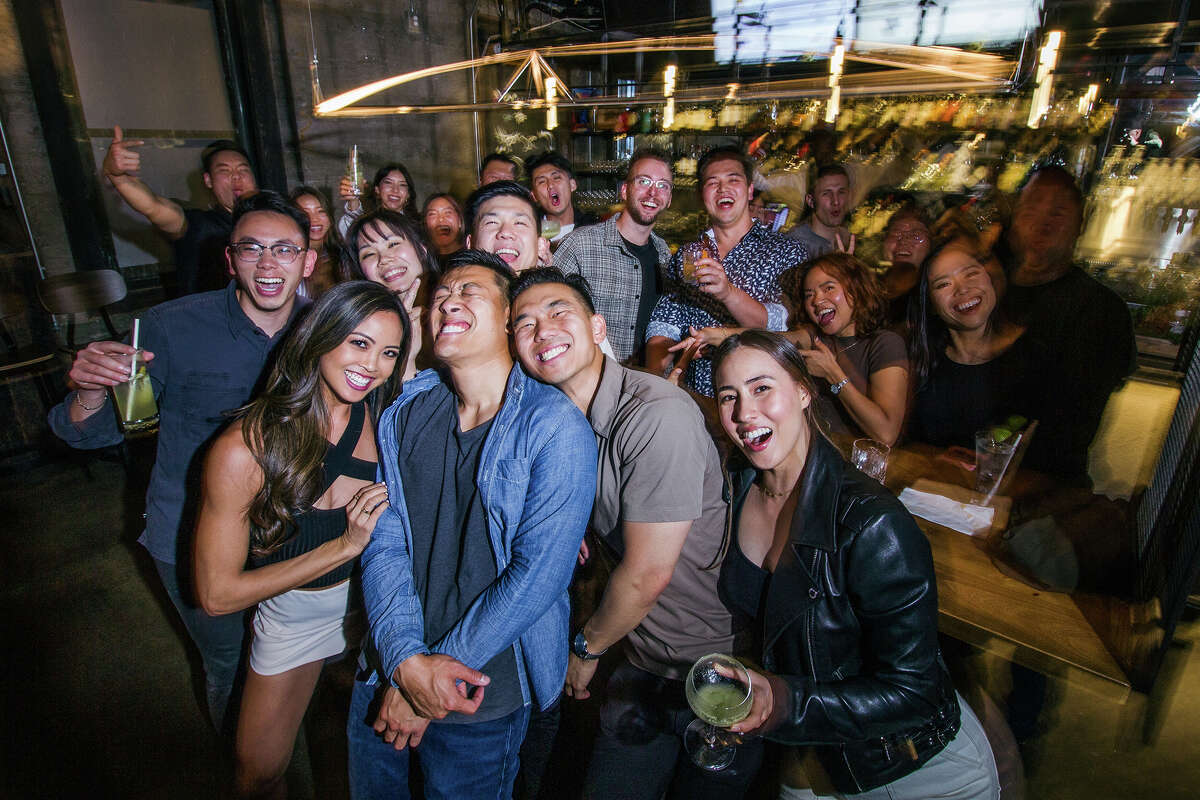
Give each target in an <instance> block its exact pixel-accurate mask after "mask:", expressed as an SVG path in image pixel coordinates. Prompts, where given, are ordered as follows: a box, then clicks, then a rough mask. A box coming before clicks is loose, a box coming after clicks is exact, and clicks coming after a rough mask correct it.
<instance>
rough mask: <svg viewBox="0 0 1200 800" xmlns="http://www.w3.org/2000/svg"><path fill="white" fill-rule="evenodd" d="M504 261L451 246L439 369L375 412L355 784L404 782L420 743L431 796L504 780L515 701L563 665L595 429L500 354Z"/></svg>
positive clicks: (519, 716)
mask: <svg viewBox="0 0 1200 800" xmlns="http://www.w3.org/2000/svg"><path fill="white" fill-rule="evenodd" d="M510 275H511V273H510V272H509V270H508V269H507V267H506V266H505V264H504V262H503V261H501V260H500V259H499V258H498V257H496V256H493V255H491V254H488V253H483V252H480V251H477V250H468V251H463V252H461V253H458V254H456V255H455V256H454V257H453V258H451V259H450V262H449V264H448V268H447V271H446V272H445V273H444V275H443V276H442V278H441V280H440V282H439V284H438V285H437V286H436V287H435V289H434V292H433V296H432V300H431V302H430V312H429V333H430V335H431V338H432V339H433V348H434V354H435V356H436V357H437V358H438V360H439V361H440V362H441V363H442V365H443V366H444V368H445V369H444V370H443V372H442V374H440V375H439V374H438V373H436V372H434V371H433V370H428V371H426V372H424V373H422V374H420V375H418V376H417V377H416V378H414V379H413V380H412V381H410V382H409V383H408V384H407V385H406V386H405V387H404V392H403V394H402V395H401V397H400V398H399V399H398V400H397V401H396V402H395V403H394V404H393V405H392V407H391V408H389V409H388V410H387V411H386V412H385V413H384V415H383V418H382V419H381V421H380V425H379V431H378V438H379V464H380V469H381V471H382V473H383V479H384V481H385V482H386V483H387V487H388V502H389V503H390V508H389V510H388V511H387V512H386V513H385V514H384V515H383V517H381V518H380V521H379V523H378V525H377V526H376V528H375V532H374V534H373V536H372V539H371V543H370V544H369V545H368V546H367V549H366V550H365V551H364V552H363V557H362V584H363V596H364V599H365V602H366V609H367V616H368V619H369V623H370V634H369V637H368V641H367V643H366V647H365V650H366V658H367V663H368V664H369V665H370V666H371V669H370V670H365V671H364V672H363V673H361V674H360V676H359V680H358V681H356V683H355V687H354V692H353V697H352V701H351V709H350V719H349V722H348V729H347V730H348V736H349V741H350V788H351V794H352V795H353V796H354V797H355V798H368V797H388V798H395V797H407V796H408V793H407V787H408V752H407V749H406V748H407V747H410V746H411V747H416V746H418V745H419V746H420V748H421V759H420V764H421V769H422V772H423V773H424V778H425V786H426V791H427V793H428V794H429V795H430V796H438V797H455V798H474V797H480V798H482V797H493V798H494V797H497V796H508V794H509V793H510V792H511V787H512V782H513V779H514V778H515V776H516V770H517V765H518V758H517V754H518V751H519V749H520V745H521V741H522V740H523V738H524V736H525V730H526V726H527V724H528V720H529V714H530V710H531V708H530V706H531V704H532V703H534V702H536V703H537V704H538V706H539V707H540V708H542V709H545V708H548V707H549V706H551V705H552V704H553V703H554V702H555V701H556V700H557V698H558V695H559V692H560V691H561V689H562V685H563V680H564V678H565V676H566V669H567V658H566V656H567V651H566V648H565V647H564V646H563V645H564V643H565V642H566V640H567V623H568V616H569V604H568V600H567V591H566V590H567V584H568V583H569V581H570V578H571V573H572V569H573V567H574V562H575V555H576V553H577V552H578V550H579V543H580V541H581V539H582V538H583V532H584V529H585V527H586V526H587V521H588V517H589V515H590V514H591V507H592V497H593V494H594V492H595V486H596V445H595V437H594V436H593V434H592V431H591V428H590V426H589V425H588V423H587V420H586V419H585V418H584V416H583V415H582V414H581V413H580V412H579V410H578V409H577V408H575V406H574V404H572V403H571V402H570V400H568V399H567V398H566V396H565V395H563V394H562V393H561V392H559V391H558V390H556V389H554V388H553V387H551V386H546V385H544V384H541V383H538V382H537V381H534V380H531V379H530V378H529V377H528V376H526V374H525V373H524V372H523V371H522V369H521V367H520V366H517V365H514V363H513V360H512V356H511V355H510V352H509V346H508V336H507V324H506V323H507V317H508V283H509V279H510ZM381 676H382V677H383V678H384V681H383V682H382V683H380V682H379V678H380V677H381ZM377 733H378V734H382V738H381V737H380V736H379V735H377Z"/></svg>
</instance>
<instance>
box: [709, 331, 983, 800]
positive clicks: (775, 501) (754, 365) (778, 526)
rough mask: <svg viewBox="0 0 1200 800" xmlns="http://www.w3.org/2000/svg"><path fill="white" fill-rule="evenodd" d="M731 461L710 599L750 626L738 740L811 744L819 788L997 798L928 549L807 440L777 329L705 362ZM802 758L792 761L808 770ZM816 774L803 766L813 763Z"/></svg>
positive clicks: (810, 419) (804, 382) (734, 339)
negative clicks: (951, 661)
mask: <svg viewBox="0 0 1200 800" xmlns="http://www.w3.org/2000/svg"><path fill="white" fill-rule="evenodd" d="M712 361H713V376H714V377H713V386H714V388H715V390H716V402H717V410H718V413H719V416H720V420H721V426H722V428H724V430H725V433H726V434H727V435H728V436H729V438H730V439H731V440H732V441H733V444H734V445H735V447H736V448H737V450H738V451H740V452H737V453H735V454H734V457H733V458H732V459H731V460H730V463H729V478H730V483H729V485H730V487H731V498H732V509H731V522H732V525H731V534H730V541H729V549H728V551H727V553H726V556H725V559H724V562H723V563H722V566H721V577H720V581H719V584H718V585H719V588H720V591H721V595H722V599H723V600H724V601H725V603H726V605H728V606H729V607H730V609H732V610H733V611H734V613H735V614H737V615H741V616H742V617H743V618H744V621H745V624H746V627H747V628H748V629H755V630H758V631H759V637H758V638H759V640H758V641H757V643H756V646H755V650H754V652H753V653H752V656H753V658H754V660H755V662H756V663H758V664H762V665H763V667H764V668H765V669H758V668H756V669H753V670H750V680H751V685H752V687H753V706H752V708H751V710H750V714H749V716H748V717H746V719H745V720H743V721H742V722H739V723H737V724H736V725H734V726H732V728H731V729H732V730H733V731H735V732H738V733H756V734H761V735H763V736H766V737H767V738H769V739H772V740H774V741H777V742H780V743H782V744H784V745H796V746H800V745H812V746H813V747H812V750H813V753H814V755H815V756H816V761H817V762H818V763H819V765H820V768H821V769H822V771H823V772H824V773H826V774H825V776H824V777H825V778H826V779H827V780H825V781H818V780H816V779H815V777H814V775H812V774H808V775H807V777H808V778H809V780H810V782H811V783H812V785H814V786H817V785H821V784H822V783H825V784H828V783H832V785H833V787H834V789H835V791H834V792H833V793H832V795H826V794H823V793H822V794H820V795H818V794H817V793H816V792H815V791H814V790H813V789H811V788H799V787H795V786H788V787H785V788H784V790H783V791H782V792H781V794H780V797H781V798H788V799H789V800H791V799H792V798H796V799H797V800H799V799H801V798H816V797H818V796H820V797H826V796H833V797H838V798H841V797H844V796H853V797H863V798H894V799H897V800H903V799H905V798H911V799H912V800H916V799H917V798H921V800H924V799H925V798H930V797H942V798H958V799H959V800H967V799H968V798H970V799H971V800H984V799H985V798H986V800H997V798H999V796H1000V787H999V780H998V777H997V774H996V765H995V761H994V759H993V757H992V752H991V747H990V746H989V745H988V741H987V738H986V737H985V736H984V734H983V728H982V727H981V725H980V724H979V721H978V719H977V718H976V717H975V715H974V714H973V713H972V712H971V710H970V709H969V708H968V707H967V705H966V703H964V702H963V701H962V700H961V698H959V697H958V694H957V692H955V690H954V685H953V684H952V682H951V680H950V674H949V672H948V670H947V669H946V665H945V663H944V662H943V660H942V657H941V653H940V652H939V650H938V638H937V636H938V632H937V622H938V610H937V585H936V582H935V579H934V572H933V558H932V556H931V553H930V550H929V543H928V541H927V540H926V539H925V536H924V534H922V533H921V531H920V529H918V528H917V526H916V523H915V522H914V521H913V518H912V517H911V516H910V515H909V513H908V511H906V510H905V508H904V506H902V505H901V504H900V502H899V501H898V500H897V499H896V498H895V497H893V496H892V495H891V494H890V493H889V492H888V491H887V489H885V488H884V487H882V486H880V485H879V483H878V482H876V481H874V480H871V479H869V478H867V477H866V476H864V475H863V474H862V473H861V472H859V471H858V470H856V469H855V468H854V467H852V466H850V465H849V464H847V463H846V461H845V460H843V458H842V456H841V454H840V453H839V452H838V451H837V449H836V448H834V446H833V445H832V444H830V443H829V441H828V440H827V439H825V437H824V436H823V435H821V433H820V428H819V426H818V424H817V419H816V414H815V412H814V407H813V395H814V392H815V387H814V384H813V382H812V380H811V378H810V377H809V375H808V371H807V369H806V368H805V359H804V358H803V356H802V355H801V353H800V352H799V351H798V350H797V349H796V348H795V347H794V346H793V345H792V344H791V342H789V341H788V340H787V339H785V338H784V337H782V336H780V335H778V334H773V333H766V332H764V331H748V332H746V333H743V334H739V335H735V336H731V337H729V338H728V339H726V340H725V341H724V342H723V343H722V344H721V346H720V347H718V348H717V349H716V352H714V353H713V355H712ZM807 768H808V767H807V765H806V769H807ZM814 769H815V768H814Z"/></svg>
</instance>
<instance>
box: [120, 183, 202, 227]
mask: <svg viewBox="0 0 1200 800" xmlns="http://www.w3.org/2000/svg"><path fill="white" fill-rule="evenodd" d="M108 179H109V181H111V182H112V185H113V188H114V189H116V190H117V194H119V195H121V199H122V200H124V201H125V202H126V203H128V204H129V207H130V208H132V209H133V210H134V211H136V212H138V213H139V214H141V215H142V216H144V217H145V218H146V219H148V220H150V223H151V224H152V225H154V227H156V228H158V229H159V230H160V231H162V232H163V233H165V234H167V235H168V236H171V237H173V238H178V237H180V236H182V235H183V233H184V228H185V227H186V218H185V217H184V215H183V209H181V208H180V207H179V206H178V205H176V204H175V203H174V202H172V201H170V200H167V199H166V198H164V197H160V196H159V195H157V194H155V192H154V190H153V189H151V188H150V187H149V186H147V185H146V184H145V183H143V182H142V181H141V179H139V178H135V177H133V176H132V175H116V176H113V175H110V176H108Z"/></svg>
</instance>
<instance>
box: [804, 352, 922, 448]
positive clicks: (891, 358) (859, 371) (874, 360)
mask: <svg viewBox="0 0 1200 800" xmlns="http://www.w3.org/2000/svg"><path fill="white" fill-rule="evenodd" d="M819 338H820V339H821V341H822V342H824V344H825V346H826V347H828V348H829V349H830V350H832V351H833V353H834V354H835V356H836V357H837V362H838V366H840V367H841V368H842V372H845V373H846V377H847V378H849V379H850V382H851V383H853V384H854V388H856V389H858V390H859V391H860V392H862V393H863V394H867V390H868V389H869V388H870V385H871V375H872V374H874V373H875V372H878V371H879V370H881V369H885V368H887V367H903V368H904V369H905V370H907V369H908V351H907V349H906V348H905V345H904V339H903V338H902V337H901V336H900V335H899V334H898V333H896V332H895V331H890V330H886V329H885V330H878V331H875V332H874V333H872V334H871V335H870V336H865V337H854V336H824V335H821V336H820V337H819ZM817 384H818V386H819V389H820V394H819V395H818V396H817V413H818V414H820V415H821V420H822V421H823V422H824V423H825V425H826V426H827V430H828V431H829V432H830V433H832V434H851V435H854V436H861V435H863V432H862V429H861V428H859V427H858V423H857V422H855V421H854V417H852V416H850V412H848V411H847V410H846V406H845V405H844V404H843V403H842V401H841V400H840V399H839V398H838V397H837V396H836V395H834V394H833V392H831V391H830V384H829V381H826V380H818V381H817Z"/></svg>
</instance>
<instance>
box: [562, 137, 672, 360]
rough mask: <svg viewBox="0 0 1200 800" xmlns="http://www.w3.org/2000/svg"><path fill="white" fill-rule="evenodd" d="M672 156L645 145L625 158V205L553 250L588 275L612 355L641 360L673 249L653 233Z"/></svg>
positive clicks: (567, 266)
mask: <svg viewBox="0 0 1200 800" xmlns="http://www.w3.org/2000/svg"><path fill="white" fill-rule="evenodd" d="M673 188H674V187H673V184H672V182H671V162H670V160H669V159H668V158H667V156H666V155H665V154H663V153H662V152H661V151H658V150H654V149H651V148H643V149H640V150H638V151H637V152H635V153H634V154H633V157H632V158H630V159H629V169H628V172H627V173H626V175H625V181H624V183H622V184H621V201H622V202H624V203H625V210H624V211H622V212H621V213H620V214H616V215H614V216H611V217H609V218H608V219H607V220H606V221H605V222H604V223H602V224H600V225H590V226H588V227H585V228H579V229H577V230H575V232H574V233H572V234H571V235H570V236H568V237H567V238H566V239H564V240H563V242H562V244H561V245H560V246H559V248H558V251H557V252H555V254H554V266H556V267H558V268H559V269H561V270H562V271H563V272H565V273H567V274H571V273H578V274H580V275H582V276H583V277H585V278H587V279H588V283H589V284H591V286H592V297H593V299H594V300H595V303H596V310H597V311H598V312H599V313H600V314H601V315H602V316H603V317H604V321H605V322H606V323H607V324H608V342H609V344H610V345H612V349H613V357H614V358H616V359H617V361H620V362H621V363H623V364H624V363H629V362H630V361H632V360H636V361H637V363H641V361H642V343H643V342H644V341H645V339H646V325H647V324H649V322H650V312H651V311H653V310H654V304H655V302H656V301H657V300H658V296H659V293H660V292H661V288H660V287H661V286H662V273H663V271H664V270H665V269H666V265H667V263H668V262H669V261H670V260H671V251H670V250H669V249H668V248H667V243H666V242H664V241H663V240H662V237H661V236H658V235H657V234H655V233H654V222H655V220H657V219H658V216H659V214H661V213H662V212H663V211H666V210H667V209H668V208H669V207H670V206H671V192H672V190H673Z"/></svg>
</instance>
